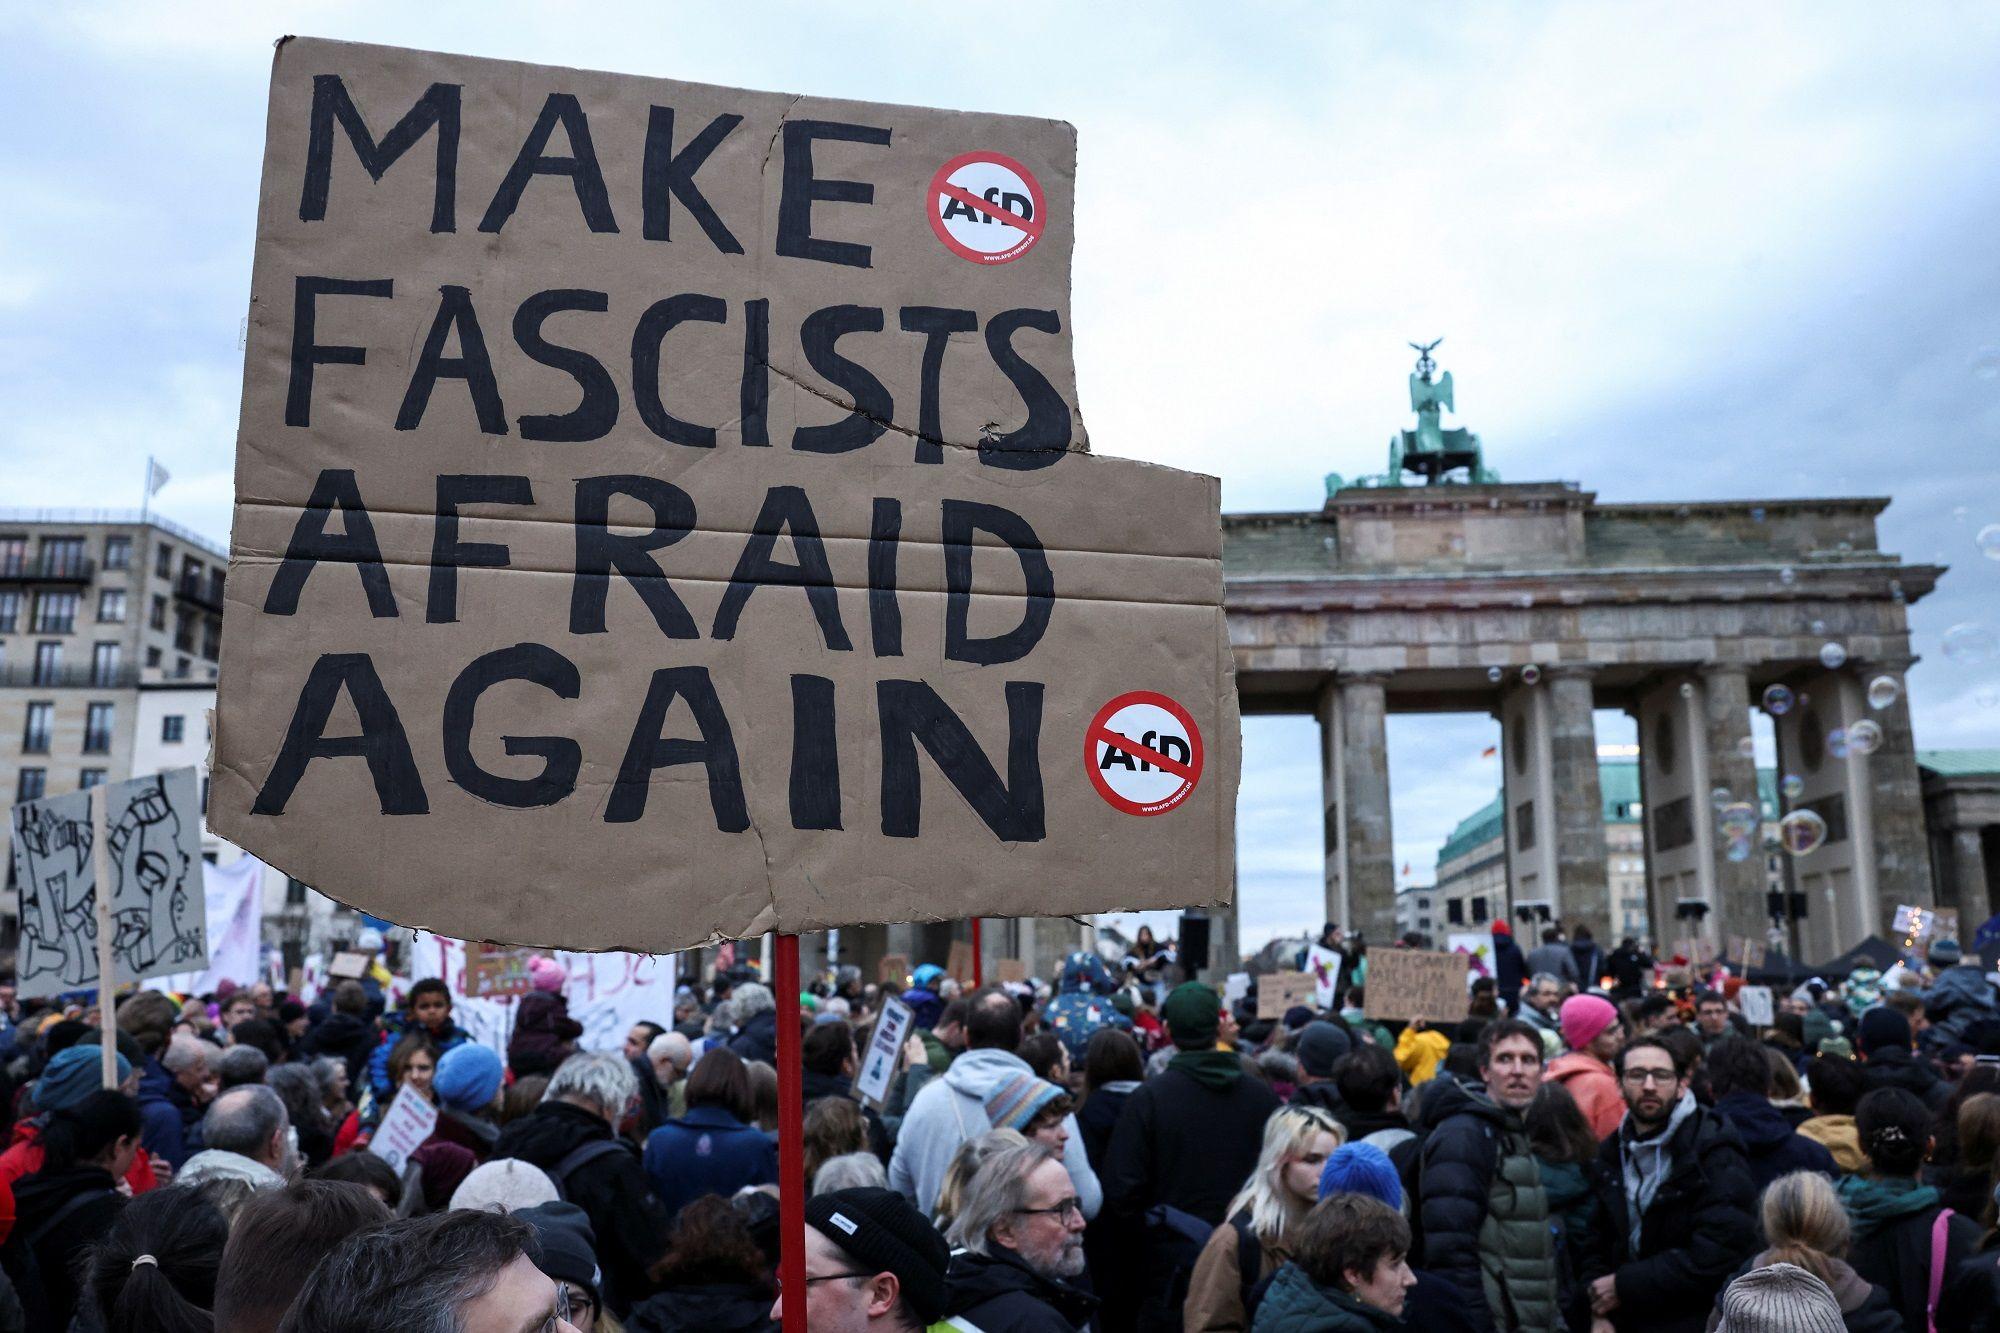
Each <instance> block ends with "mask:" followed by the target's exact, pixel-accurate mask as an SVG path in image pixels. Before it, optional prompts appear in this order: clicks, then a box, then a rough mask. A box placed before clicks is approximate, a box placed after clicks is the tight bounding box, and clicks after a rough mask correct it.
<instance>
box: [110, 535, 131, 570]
mask: <svg viewBox="0 0 2000 1333" xmlns="http://www.w3.org/2000/svg"><path fill="white" fill-rule="evenodd" d="M104 567H105V568H106V569H130V568H131V567H132V539H131V538H130V537H106V538H105V539H104Z"/></svg>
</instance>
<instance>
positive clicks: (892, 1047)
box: [854, 995, 917, 1110]
mask: <svg viewBox="0 0 2000 1333" xmlns="http://www.w3.org/2000/svg"><path fill="white" fill-rule="evenodd" d="M916 1017H917V1016H916V1014H915V1013H914V1012H912V1011H911V1009H910V1006H909V1005H907V1004H904V1003H903V1002H902V1001H901V1000H899V999H897V998H896V997H895V996H893V995H892V996H890V997H889V998H888V999H886V1000H884V1001H883V1002H882V1013H881V1016H880V1017H878V1018H877V1019H876V1020H875V1032H874V1035H872V1036H871V1037H869V1039H868V1051H867V1053H866V1054H865V1055H863V1056H862V1057H861V1068H860V1069H859V1070H857V1071H856V1072H855V1075H854V1096H855V1099H856V1100H857V1101H860V1102H861V1103H863V1104H864V1105H868V1106H873V1107H875V1108H876V1109H877V1110H880V1109H881V1107H882V1103H883V1102H885V1101H887V1100H888V1097H889V1084H890V1082H891V1081H892V1080H893V1079H894V1078H895V1077H896V1070H897V1067H898V1066H899V1065H901V1063H902V1060H903V1043H904V1042H905V1041H907V1040H909V1036H910V1029H911V1025H912V1024H914V1023H915V1022H916Z"/></svg>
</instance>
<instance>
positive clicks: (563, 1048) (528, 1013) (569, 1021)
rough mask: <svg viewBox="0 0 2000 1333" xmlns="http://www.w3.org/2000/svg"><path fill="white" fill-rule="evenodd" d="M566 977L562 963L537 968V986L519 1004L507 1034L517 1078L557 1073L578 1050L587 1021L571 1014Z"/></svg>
mask: <svg viewBox="0 0 2000 1333" xmlns="http://www.w3.org/2000/svg"><path fill="white" fill-rule="evenodd" d="M562 981H563V975H562V973H561V968H560V965H557V968H556V970H554V971H551V970H550V969H548V968H543V969H541V970H539V971H537V972H536V973H535V983H536V984H535V989H534V990H532V991H530V992H529V993H528V994H526V995H523V996H522V997H521V999H520V1002H519V1003H518V1004H516V1005H515V1013H514V1029H513V1031H512V1032H511V1033H510V1034H509V1035H508V1038H507V1068H508V1069H510V1070H512V1071H513V1073H514V1077H515V1078H526V1077H528V1076H529V1075H531V1074H553V1073H555V1072H556V1070H557V1069H558V1068H560V1067H561V1065H562V1062H563V1061H565V1060H567V1059H569V1058H570V1057H571V1056H572V1055H575V1054H576V1039H577V1038H578V1037H581V1036H582V1035H583V1024H581V1023H579V1022H577V1021H576V1020H575V1019H573V1018H571V1017H570V1016H569V1001H568V1000H567V999H565V998H564V997H563V996H562V994H561V992H560V987H561V985H562ZM551 982H553V985H551V984H550V983H551Z"/></svg>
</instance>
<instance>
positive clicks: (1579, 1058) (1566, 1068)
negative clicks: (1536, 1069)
mask: <svg viewBox="0 0 2000 1333" xmlns="http://www.w3.org/2000/svg"><path fill="white" fill-rule="evenodd" d="M1579 1074H1602V1075H1604V1076H1605V1077H1606V1078H1616V1077H1617V1075H1616V1074H1614V1073H1612V1072H1611V1066H1610V1065H1607V1064H1605V1063H1604V1061H1602V1060H1600V1059H1598V1058H1597V1057H1596V1056H1594V1055H1591V1054H1588V1053H1587V1052H1584V1051H1570V1052H1567V1053H1566V1054H1563V1055H1558V1056H1557V1057H1556V1058H1555V1059H1553V1060H1551V1061H1549V1068H1548V1073H1547V1074H1546V1075H1545V1077H1547V1078H1552V1079H1554V1080H1555V1081H1556V1082H1558V1083H1564V1082H1567V1081H1568V1080H1570V1079H1573V1078H1575V1077H1576V1076H1577V1075H1579Z"/></svg>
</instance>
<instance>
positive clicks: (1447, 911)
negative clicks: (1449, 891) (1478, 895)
mask: <svg viewBox="0 0 2000 1333" xmlns="http://www.w3.org/2000/svg"><path fill="white" fill-rule="evenodd" d="M1444 919H1445V924H1447V925H1452V926H1462V925H1464V924H1465V901H1464V900H1463V899H1460V898H1447V899H1445V903H1444Z"/></svg>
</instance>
